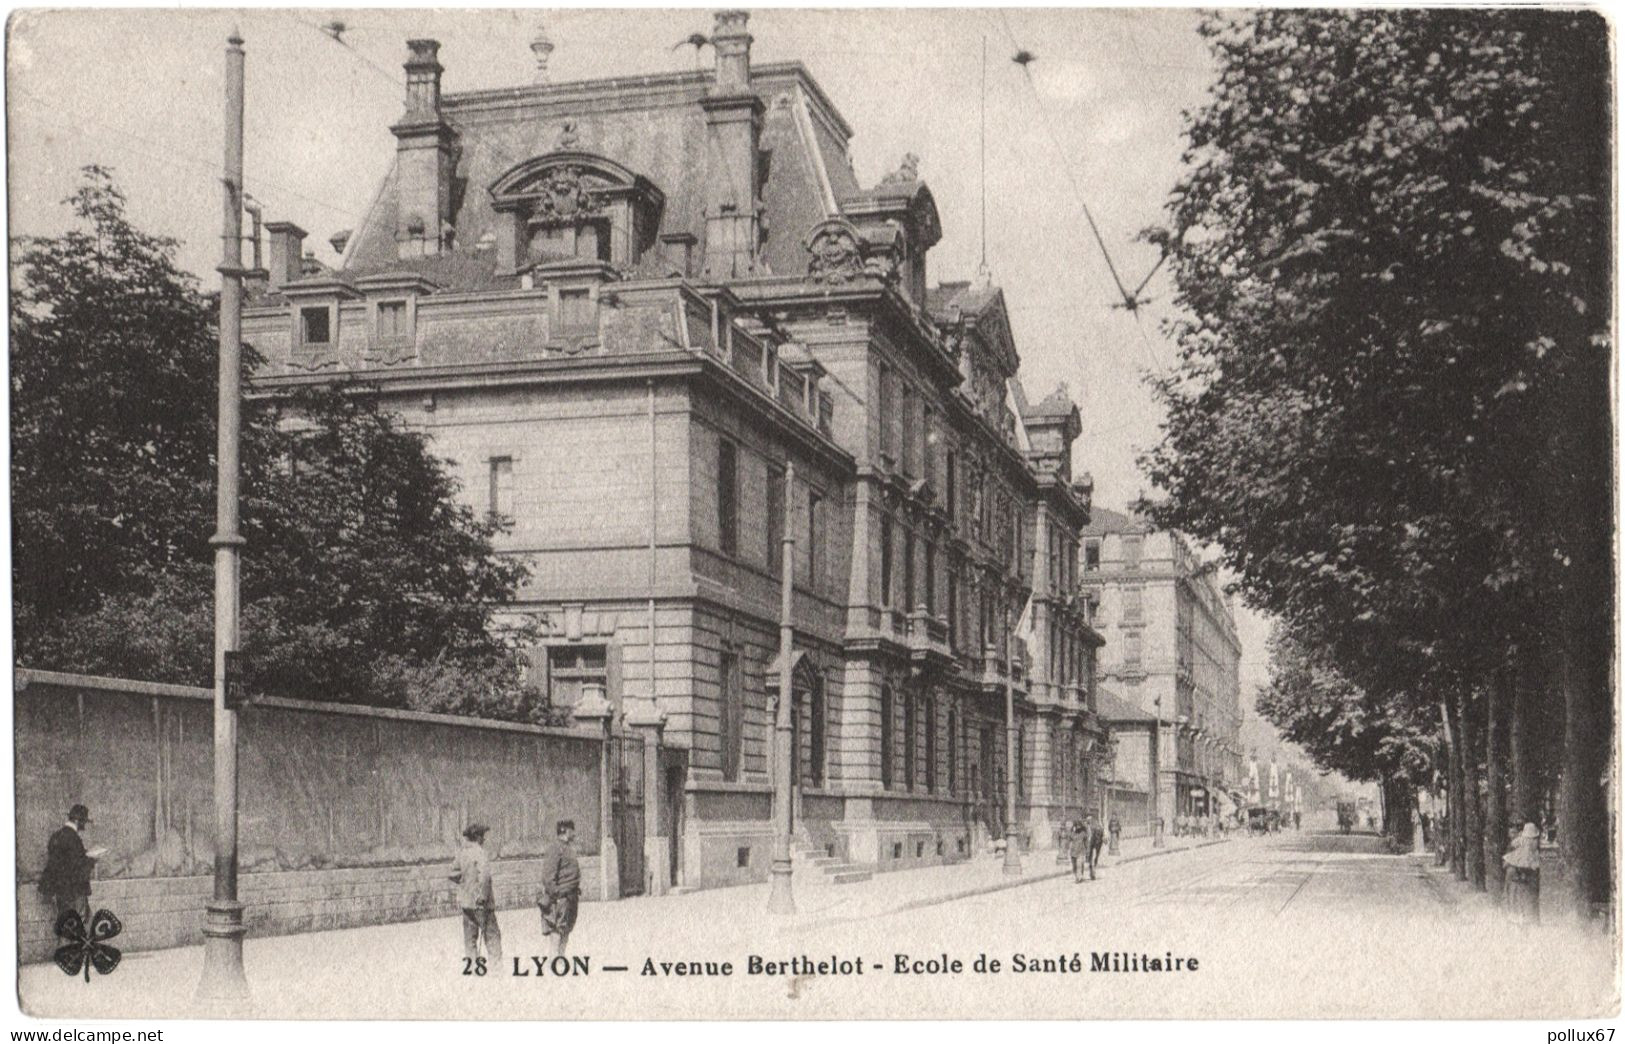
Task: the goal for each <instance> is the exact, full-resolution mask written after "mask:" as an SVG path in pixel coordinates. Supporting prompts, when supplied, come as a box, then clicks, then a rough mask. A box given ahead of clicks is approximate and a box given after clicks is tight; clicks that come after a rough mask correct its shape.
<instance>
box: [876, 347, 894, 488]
mask: <svg viewBox="0 0 1625 1044" xmlns="http://www.w3.org/2000/svg"><path fill="white" fill-rule="evenodd" d="M879 386H880V395H879V398H880V452H881V454H882V455H883V456H885V457H887V458H889V459H890V461H891V463H892V464H893V465H894V466H895V465H896V464H897V435H896V432H897V415H896V413H895V412H893V410H892V372H891V369H890V368H889V367H886V366H881V367H880V381H879Z"/></svg>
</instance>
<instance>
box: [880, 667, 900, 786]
mask: <svg viewBox="0 0 1625 1044" xmlns="http://www.w3.org/2000/svg"><path fill="white" fill-rule="evenodd" d="M895 714H896V708H894V707H893V706H892V691H891V686H890V685H882V686H881V687H880V785H881V786H883V787H888V788H889V787H890V786H891V785H892V718H893V717H894V715H895Z"/></svg>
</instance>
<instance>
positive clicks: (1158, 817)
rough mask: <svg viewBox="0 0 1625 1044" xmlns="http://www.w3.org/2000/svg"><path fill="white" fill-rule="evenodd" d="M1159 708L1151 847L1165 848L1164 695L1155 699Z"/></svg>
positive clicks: (1153, 761) (1153, 750) (1153, 759)
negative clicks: (1163, 798) (1163, 809)
mask: <svg viewBox="0 0 1625 1044" xmlns="http://www.w3.org/2000/svg"><path fill="white" fill-rule="evenodd" d="M1151 702H1152V704H1153V705H1154V706H1155V707H1156V708H1157V734H1156V735H1155V736H1153V737H1151V742H1152V744H1153V746H1152V748H1151V847H1152V848H1164V847H1166V846H1167V844H1168V842H1167V841H1166V840H1165V839H1164V838H1163V834H1162V697H1161V696H1158V697H1156V698H1155V699H1153V700H1152V701H1151Z"/></svg>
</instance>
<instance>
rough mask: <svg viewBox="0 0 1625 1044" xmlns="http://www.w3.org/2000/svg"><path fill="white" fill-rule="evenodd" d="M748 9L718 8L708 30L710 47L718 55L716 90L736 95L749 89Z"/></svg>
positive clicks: (749, 40) (749, 39) (720, 92)
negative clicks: (714, 19)
mask: <svg viewBox="0 0 1625 1044" xmlns="http://www.w3.org/2000/svg"><path fill="white" fill-rule="evenodd" d="M749 21H750V12H749V11H718V12H717V14H716V28H714V29H713V30H712V31H711V49H712V51H714V52H715V53H716V56H717V82H716V88H715V89H716V91H717V93H719V94H722V93H727V94H737V93H740V92H742V91H748V90H750V45H751V40H752V39H753V38H752V36H751V35H750V33H748V32H746V31H745V25H746V23H748V22H749Z"/></svg>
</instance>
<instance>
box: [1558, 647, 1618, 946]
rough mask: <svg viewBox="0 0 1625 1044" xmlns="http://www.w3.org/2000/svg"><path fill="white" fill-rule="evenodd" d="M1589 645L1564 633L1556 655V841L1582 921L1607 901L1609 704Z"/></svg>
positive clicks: (1599, 660) (1600, 661)
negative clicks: (1559, 753) (1559, 737)
mask: <svg viewBox="0 0 1625 1044" xmlns="http://www.w3.org/2000/svg"><path fill="white" fill-rule="evenodd" d="M1593 626H1594V625H1593ZM1591 644H1593V643H1591V642H1588V641H1587V634H1586V633H1585V631H1584V630H1582V631H1580V632H1579V633H1576V632H1575V631H1573V630H1570V631H1569V633H1568V634H1566V635H1565V636H1564V642H1563V647H1562V650H1561V654H1560V678H1561V681H1562V686H1563V711H1564V716H1563V778H1562V782H1561V784H1560V790H1559V797H1558V813H1557V841H1558V844H1559V845H1560V846H1561V848H1562V852H1563V866H1564V870H1565V873H1566V876H1567V879H1568V888H1569V895H1568V902H1569V906H1570V908H1571V909H1572V911H1573V912H1574V914H1575V915H1576V916H1579V917H1582V918H1584V917H1589V916H1590V915H1591V910H1592V907H1593V904H1597V903H1606V902H1608V900H1609V898H1610V890H1611V888H1612V885H1613V881H1612V875H1611V874H1610V872H1609V866H1608V861H1609V859H1608V857H1609V841H1610V839H1609V833H1610V831H1609V822H1608V812H1607V795H1606V787H1607V786H1608V785H1609V784H1608V781H1607V780H1605V779H1604V774H1605V773H1606V771H1607V769H1608V763H1609V758H1608V752H1609V746H1610V742H1611V740H1612V737H1613V722H1612V720H1611V719H1612V714H1611V711H1612V705H1611V703H1610V695H1609V690H1608V663H1607V660H1606V658H1604V657H1599V656H1597V655H1596V654H1595V652H1594V651H1593V650H1591V649H1589V648H1587V646H1589V645H1591ZM1576 646H1579V648H1576ZM1588 653H1590V655H1588Z"/></svg>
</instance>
